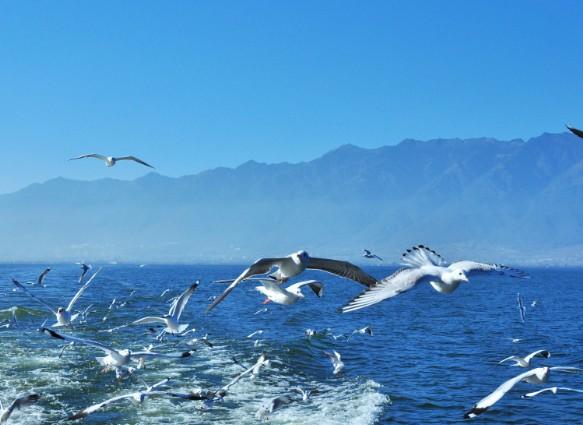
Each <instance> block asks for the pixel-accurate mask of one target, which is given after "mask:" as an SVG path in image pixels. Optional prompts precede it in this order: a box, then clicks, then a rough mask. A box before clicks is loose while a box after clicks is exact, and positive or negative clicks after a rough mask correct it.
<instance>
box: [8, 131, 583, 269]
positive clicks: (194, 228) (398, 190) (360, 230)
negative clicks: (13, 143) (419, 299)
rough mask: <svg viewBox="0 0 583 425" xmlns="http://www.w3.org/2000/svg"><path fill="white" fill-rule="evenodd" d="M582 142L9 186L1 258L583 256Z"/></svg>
mask: <svg viewBox="0 0 583 425" xmlns="http://www.w3.org/2000/svg"><path fill="white" fill-rule="evenodd" d="M582 195H583V142H582V141H581V140H580V139H577V138H576V137H575V136H573V135H571V134H569V133H561V134H549V133H544V134H542V135H540V136H538V137H535V138H532V139H529V140H528V141H523V140H512V141H499V140H496V139H492V138H476V139H467V140H463V139H435V140H430V141H426V142H421V141H416V140H404V141H403V142H401V143H399V144H397V145H391V146H383V147H380V148H376V149H364V148H360V147H357V146H354V145H343V146H340V147H339V148H338V149H336V150H333V151H331V152H328V153H326V154H325V155H323V156H321V157H319V158H317V159H314V160H312V161H308V162H301V163H296V164H289V163H280V164H263V163H258V162H254V161H248V162H246V163H244V164H242V165H241V166H239V167H237V168H234V169H231V168H216V169H212V170H207V171H204V172H201V173H199V174H196V175H190V176H184V177H180V178H170V177H165V176H162V175H159V174H156V173H150V174H147V175H145V176H144V177H141V178H138V179H136V180H134V181H120V180H113V179H101V180H96V181H76V180H69V179H64V178H56V179H52V180H49V181H47V182H45V183H42V184H33V185H31V186H28V187H26V188H24V189H22V190H20V191H17V192H15V193H11V194H6V195H0V235H1V243H0V261H41V260H42V261H72V260H75V261H77V260H87V261H128V262H132V261H136V262H154V261H155V262H245V261H249V260H250V259H254V258H255V257H258V256H264V255H278V254H281V255H284V254H286V253H289V252H292V251H296V250H298V249H301V248H303V249H306V250H308V252H312V253H313V255H319V256H340V257H343V258H348V259H353V260H354V259H358V258H359V256H360V253H361V250H362V248H364V247H368V248H371V249H374V250H375V251H377V252H378V253H379V254H380V255H381V256H384V257H385V258H386V259H387V260H389V261H391V260H393V261H395V262H396V261H398V258H399V254H400V253H401V251H402V250H403V249H405V248H407V247H409V246H410V245H412V244H416V243H426V244H429V245H430V246H432V247H433V248H435V249H436V250H438V251H439V252H441V253H443V254H444V255H445V256H446V257H449V258H451V259H455V258H459V257H465V256H470V255H471V256H474V257H476V258H480V259H484V260H497V261H515V262H521V263H531V264H532V263H536V264H583V252H582V253H579V251H582V250H580V249H578V248H579V247H581V246H583V202H582V201H583V197H582Z"/></svg>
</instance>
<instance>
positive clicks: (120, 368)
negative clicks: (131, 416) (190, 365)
mask: <svg viewBox="0 0 583 425" xmlns="http://www.w3.org/2000/svg"><path fill="white" fill-rule="evenodd" d="M42 331H43V332H46V333H48V334H49V335H50V336H52V337H53V338H57V339H61V340H63V341H69V342H75V343H78V344H82V345H87V346H89V347H94V348H97V349H99V350H101V351H103V352H104V353H105V354H106V356H105V357H96V358H95V360H97V363H99V364H100V365H101V366H103V371H104V372H106V371H109V370H112V369H113V370H115V376H116V377H117V378H122V377H123V376H125V375H127V374H128V373H132V372H133V371H134V369H133V368H131V367H129V364H130V363H131V362H132V361H134V362H138V363H139V364H141V365H143V364H144V362H145V361H146V360H149V359H153V358H165V359H174V360H176V359H182V358H185V357H190V356H191V355H192V351H184V352H182V353H180V354H176V355H172V354H160V353H154V352H152V351H137V352H132V351H130V350H128V349H123V350H116V349H113V348H110V347H108V346H106V345H104V344H102V343H100V342H96V341H92V340H90V339H83V338H76V337H73V336H69V335H62V334H59V333H57V332H55V331H53V330H52V329H49V328H42Z"/></svg>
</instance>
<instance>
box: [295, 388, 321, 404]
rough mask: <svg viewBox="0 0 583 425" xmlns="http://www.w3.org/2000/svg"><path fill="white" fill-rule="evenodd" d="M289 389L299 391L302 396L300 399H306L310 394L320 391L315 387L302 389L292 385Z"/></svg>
mask: <svg viewBox="0 0 583 425" xmlns="http://www.w3.org/2000/svg"><path fill="white" fill-rule="evenodd" d="M290 389H291V390H292V391H295V392H297V393H299V394H300V395H301V396H302V401H308V400H309V399H310V397H311V396H312V395H314V394H318V393H319V392H320V391H318V390H317V389H314V390H304V389H303V388H301V387H293V388H290Z"/></svg>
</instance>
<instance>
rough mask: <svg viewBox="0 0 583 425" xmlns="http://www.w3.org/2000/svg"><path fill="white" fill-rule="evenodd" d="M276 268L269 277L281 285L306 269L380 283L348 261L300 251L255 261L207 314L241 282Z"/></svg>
mask: <svg viewBox="0 0 583 425" xmlns="http://www.w3.org/2000/svg"><path fill="white" fill-rule="evenodd" d="M274 267H276V268H277V270H276V271H275V272H274V273H271V274H270V275H269V277H270V278H273V279H275V280H277V281H278V282H279V283H283V282H286V281H287V280H288V279H290V278H292V277H294V276H297V275H299V274H300V273H302V272H303V271H305V270H306V269H313V270H321V271H325V272H328V273H332V274H335V275H338V276H342V277H345V278H347V279H351V280H354V281H356V282H359V283H362V284H363V285H365V286H368V287H371V286H374V285H376V284H377V283H378V282H377V280H376V279H375V278H374V277H372V276H370V275H369V274H367V273H365V272H364V271H363V270H362V269H360V268H359V267H357V266H355V265H354V264H351V263H349V262H347V261H339V260H330V259H327V258H315V257H310V255H309V254H308V253H307V252H306V251H298V252H295V253H293V254H290V255H288V256H287V257H280V258H261V259H259V260H257V261H255V263H253V264H252V265H251V266H250V267H249V268H248V269H246V270H245V271H244V272H243V273H241V275H240V276H239V277H238V278H237V279H235V280H234V281H233V283H231V284H230V285H229V287H228V288H227V289H225V291H224V292H223V293H222V294H221V295H220V296H219V297H217V298H216V299H215V300H214V302H213V303H212V304H211V305H210V306H209V307H208V308H207V312H208V311H210V310H212V309H213V308H214V307H216V306H217V305H218V304H219V303H220V302H221V301H223V300H224V299H225V297H226V296H227V295H229V294H230V293H231V291H232V290H233V289H235V287H236V286H237V285H239V283H241V281H243V280H244V279H246V278H248V277H252V276H256V275H259V274H265V273H269V272H270V271H271V270H272V269H273V268H274Z"/></svg>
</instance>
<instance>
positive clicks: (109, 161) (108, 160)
mask: <svg viewBox="0 0 583 425" xmlns="http://www.w3.org/2000/svg"><path fill="white" fill-rule="evenodd" d="M84 158H95V159H99V160H101V161H104V162H105V165H106V166H107V167H113V166H114V165H115V164H116V163H117V162H118V161H134V162H137V163H138V164H142V165H145V166H146V167H150V168H154V167H152V166H151V165H150V164H148V163H147V162H144V161H142V160H141V159H140V158H137V157H135V156H132V155H128V156H117V157H116V156H105V155H101V154H98V153H88V154H85V155H81V156H77V157H75V158H71V159H69V161H74V160H77V159H84Z"/></svg>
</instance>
